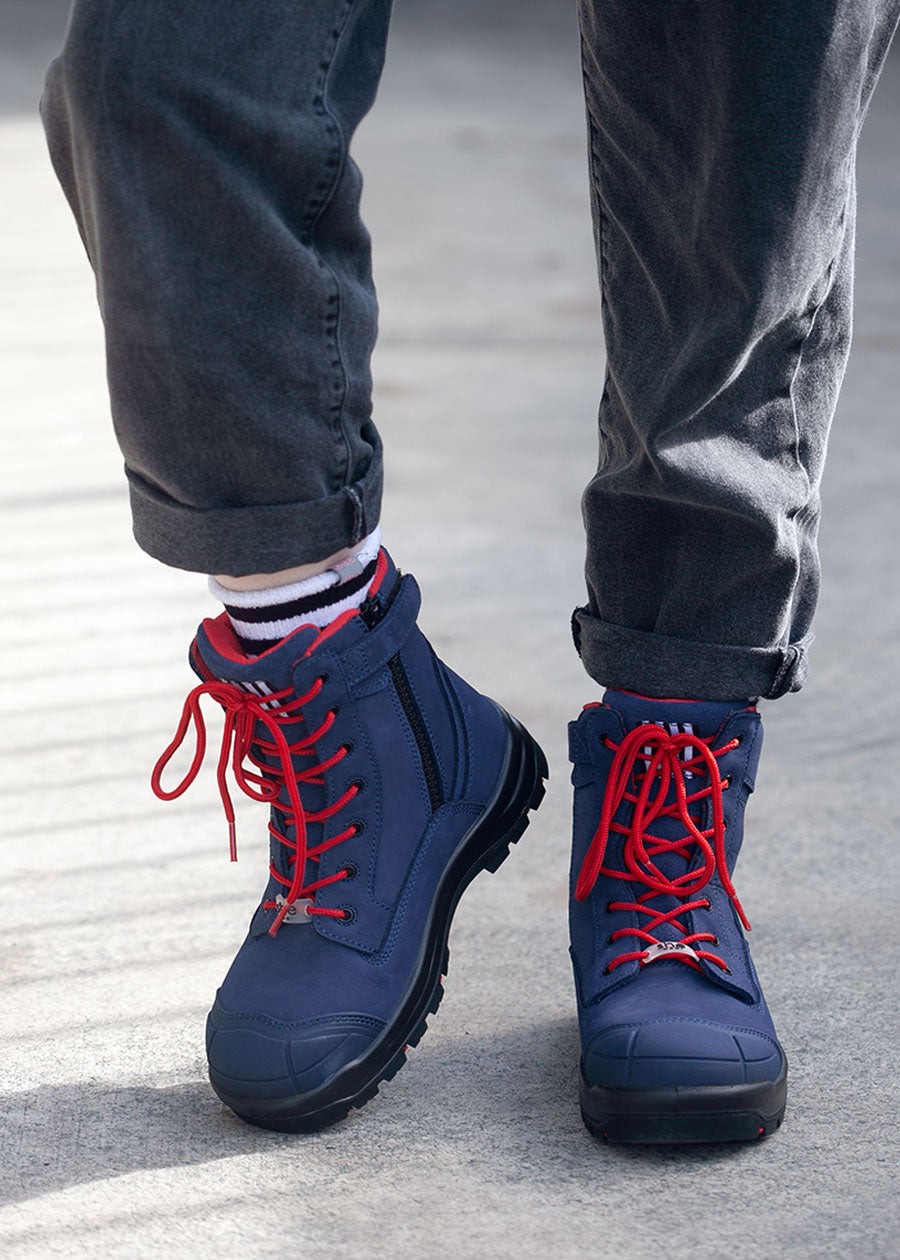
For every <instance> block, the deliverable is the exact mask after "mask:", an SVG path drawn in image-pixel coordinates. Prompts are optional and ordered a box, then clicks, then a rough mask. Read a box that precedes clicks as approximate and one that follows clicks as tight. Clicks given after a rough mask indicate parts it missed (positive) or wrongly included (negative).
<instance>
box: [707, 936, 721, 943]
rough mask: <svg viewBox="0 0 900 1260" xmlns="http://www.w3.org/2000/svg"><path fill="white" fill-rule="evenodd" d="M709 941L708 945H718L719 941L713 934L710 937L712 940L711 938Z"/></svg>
mask: <svg viewBox="0 0 900 1260" xmlns="http://www.w3.org/2000/svg"><path fill="white" fill-rule="evenodd" d="M709 943H710V945H718V943H719V938H718V936H714V937H713V938H712V940H711V941H710V942H709Z"/></svg>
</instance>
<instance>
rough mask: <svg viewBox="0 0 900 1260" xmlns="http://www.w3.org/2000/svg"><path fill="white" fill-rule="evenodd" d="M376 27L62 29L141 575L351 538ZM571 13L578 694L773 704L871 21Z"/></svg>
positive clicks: (879, 19) (361, 528) (143, 18)
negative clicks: (364, 145)
mask: <svg viewBox="0 0 900 1260" xmlns="http://www.w3.org/2000/svg"><path fill="white" fill-rule="evenodd" d="M448 2H450V0H448ZM390 7H391V6H390V0H75V3H74V7H73V12H72V18H71V23H70V28H69V33H68V37H67V40H66V44H65V48H64V50H63V52H62V55H61V56H60V57H59V58H58V59H57V60H56V61H55V62H54V63H53V65H52V66H51V68H50V72H49V74H48V79H47V88H46V92H45V96H44V101H43V105H42V112H43V116H44V121H45V126H46V129H47V134H48V139H49V144H50V151H51V155H52V158H53V162H54V165H55V168H56V171H57V173H58V175H59V178H60V180H61V182H62V185H63V188H64V189H65V192H66V195H67V196H68V198H69V201H70V203H71V206H72V208H73V210H74V212H75V216H76V219H77V221H78V225H79V228H80V230H81V234H82V237H83V240H84V243H85V246H86V249H87V252H88V255H89V258H90V260H91V263H92V265H93V267H94V270H95V272H96V277H97V289H98V294H99V299H100V305H101V310H102V314H103V319H104V324H105V329H106V345H107V357H108V375H109V386H110V394H111V401H112V412H113V420H114V423H115V426H116V433H117V436H118V439H119V442H120V444H121V447H122V450H123V452H124V455H125V461H126V469H127V475H128V478H129V483H130V491H131V502H132V509H133V515H134V528H135V535H136V538H137V540H138V542H139V544H140V545H141V546H142V547H143V548H144V549H145V550H146V551H148V552H149V553H150V554H151V555H153V556H156V557H157V558H158V559H160V560H162V561H164V562H165V563H167V564H170V565H175V566H178V567H182V568H186V569H192V570H196V571H199V572H217V573H231V574H234V575H242V574H246V573H254V572H274V571H276V570H278V569H282V568H287V567H290V566H293V565H296V564H301V563H306V562H310V561H315V560H318V559H322V558H324V557H326V556H328V555H330V554H332V553H334V552H336V551H338V550H340V549H341V548H343V547H345V546H348V545H352V544H353V543H355V542H356V541H358V540H359V539H360V538H361V537H362V536H364V535H365V534H366V533H367V532H369V531H370V530H371V529H372V528H373V527H374V526H375V524H376V522H377V520H378V514H379V508H380V496H381V480H382V472H381V470H382V462H381V460H382V456H381V444H380V440H379V437H378V434H377V432H376V430H375V427H374V425H373V423H372V418H371V379H370V370H369V359H370V355H371V351H372V347H373V345H374V341H375V336H376V324H377V307H376V301H375V293H374V288H373V283H372V272H371V263H370V247H369V238H368V235H367V233H366V230H365V228H364V226H363V224H362V222H361V220H360V216H359V196H360V176H359V172H358V170H357V168H356V167H355V165H354V163H353V162H352V160H351V159H350V157H349V155H348V145H349V142H350V139H351V137H352V135H353V132H354V130H355V128H356V126H357V125H358V123H359V121H360V120H361V119H362V117H363V116H364V114H365V113H366V111H367V110H368V108H369V106H370V105H371V103H372V101H373V99H374V97H375V93H376V90H377V85H378V80H379V77H380V74H381V69H382V64H383V59H384V50H385V42H386V39H387V33H388V25H389V18H390ZM579 10H580V12H579V16H580V22H581V31H582V42H583V68H584V87H585V97H586V103H587V116H588V131H589V154H590V177H591V189H592V202H593V216H594V224H595V231H596V242H597V253H598V258H599V264H600V278H601V288H602V295H603V315H604V326H605V334H606V343H607V355H608V375H607V381H606V386H605V390H604V394H603V398H602V401H601V404H600V417H599V432H600V460H599V467H598V470H597V473H596V475H595V476H594V478H593V480H592V481H591V482H590V485H589V486H588V488H587V490H586V492H585V496H584V502H583V508H584V520H585V525H586V529H587V565H586V571H587V582H588V602H587V605H586V606H585V607H584V608H582V609H579V610H577V611H576V614H575V617H574V621H573V626H574V629H575V639H576V645H577V646H578V649H579V651H580V653H581V656H582V659H583V661H584V664H585V666H586V667H587V670H588V672H589V673H590V674H591V675H592V676H593V677H594V678H595V679H597V680H598V681H599V682H601V683H604V684H606V685H613V686H619V687H626V688H629V689H632V690H636V691H641V692H644V693H645V694H649V695H656V696H671V695H678V696H684V697H688V698H690V697H697V698H707V699H729V698H733V697H744V696H750V695H765V696H769V697H775V696H779V695H782V694H783V693H784V692H786V691H788V690H796V689H798V688H799V687H800V685H801V684H802V681H803V678H804V676H805V673H806V668H807V661H806V657H807V650H808V645H809V642H810V639H811V634H810V625H811V620H812V615H813V611H814V607H815V603H816V595H817V589H818V582H819V564H818V558H817V553H816V530H817V522H818V515H819V484H820V479H821V474H822V464H823V459H824V454H825V446H826V441H827V434H828V429H829V425H830V423H831V418H832V415H833V412H834V407H835V403H836V400H837V394H838V390H839V387H840V383H841V378H842V375H843V371H844V367H845V363H846V358H847V353H848V349H849V342H850V320H851V299H852V271H853V232H854V195H855V186H854V164H855V155H856V145H857V139H858V136H859V130H860V127H861V125H862V121H863V118H864V116H865V112H866V108H867V106H868V102H869V98H870V96H871V92H872V89H873V87H874V84H875V81H876V79H877V76H878V72H879V69H880V67H881V65H882V62H883V59H884V57H885V55H886V52H887V49H888V46H889V44H890V39H891V35H892V33H893V30H894V28H895V26H896V24H897V19H898V14H900V0H780V2H779V3H778V4H773V3H770V2H768V0H766V2H763V0H719V2H715V3H711V2H710V0H580V5H579ZM534 475H535V480H536V481H537V479H538V478H539V476H540V470H539V469H538V468H535V474H534Z"/></svg>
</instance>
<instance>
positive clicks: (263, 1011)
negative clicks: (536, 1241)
mask: <svg viewBox="0 0 900 1260" xmlns="http://www.w3.org/2000/svg"><path fill="white" fill-rule="evenodd" d="M418 608H419V591H418V587H417V586H416V583H415V581H414V579H413V578H412V577H410V576H409V575H406V576H401V575H400V574H399V573H398V572H397V570H396V569H395V568H394V566H393V564H392V563H391V561H390V560H389V558H388V557H387V555H386V553H385V552H384V551H382V552H381V553H380V555H379V560H378V566H377V571H376V574H375V578H374V579H373V582H372V584H371V587H370V589H369V591H368V593H367V598H366V600H365V602H364V603H363V605H362V607H361V608H360V609H358V610H354V611H352V612H349V613H344V614H342V615H341V616H339V617H338V618H337V620H335V621H334V622H333V623H332V624H331V625H330V626H328V627H327V628H326V629H324V630H320V629H317V628H316V627H314V626H301V627H300V628H299V629H298V630H296V631H295V632H294V633H293V634H291V635H290V636H289V637H288V638H286V639H284V640H283V641H282V642H281V643H279V644H278V645H277V646H276V647H274V648H271V649H270V650H269V651H267V652H265V653H263V655H261V656H259V657H255V658H248V657H246V656H245V655H244V654H243V652H242V651H241V649H240V647H239V645H238V643H237V640H236V638H235V636H234V634H233V632H232V630H231V626H230V623H229V621H228V618H227V616H225V615H224V614H223V615H222V616H221V617H219V618H217V619H215V620H209V621H205V622H204V623H203V625H202V626H201V628H200V630H199V632H198V635H197V638H196V640H195V642H194V644H193V646H192V649H191V662H192V665H193V667H194V669H195V671H196V672H197V674H198V675H199V676H200V678H201V680H202V681H201V683H200V685H199V686H197V687H195V688H194V690H193V691H192V692H191V693H190V695H189V696H188V699H187V701H186V703H185V708H184V713H183V715H182V720H181V723H180V726H179V729H178V731H177V733H176V736H175V738H174V740H173V741H172V744H171V745H170V746H169V748H168V749H167V750H166V752H165V753H163V756H162V757H161V758H160V761H159V763H158V765H157V767H156V770H155V772H154V777H153V786H154V790H155V791H156V792H157V795H159V796H161V797H163V798H164V799H171V798H172V797H175V796H178V795H180V793H181V792H183V791H184V790H185V789H186V788H187V787H188V786H189V784H190V783H191V782H192V781H193V778H194V777H195V776H196V774H197V772H198V770H199V767H200V763H201V761H202V760H203V756H204V751H205V746H206V736H205V730H204V724H203V718H202V715H201V712H200V700H201V697H202V696H204V695H209V696H211V697H212V698H213V699H214V700H216V701H217V702H218V703H219V704H220V705H221V707H222V708H223V710H224V713H225V726H224V734H223V741H222V748H221V753H220V757H219V763H218V776H219V786H220V790H221V793H222V798H223V802H224V804H225V809H226V814H227V815H228V818H229V825H230V827H231V831H232V849H233V847H234V838H233V832H234V815H233V812H232V808H231V801H230V797H229V794H228V788H227V784H226V775H227V774H228V772H229V770H230V771H231V773H232V774H233V777H234V780H235V782H236V783H237V785H238V787H239V788H240V789H241V790H242V791H244V792H245V793H246V794H247V795H249V796H252V797H255V798H257V799H258V800H260V801H263V802H267V803H268V804H269V805H270V807H271V821H270V824H269V833H270V837H271V862H270V868H269V880H268V884H267V887H266V890H265V893H264V895H263V898H262V901H261V903H260V905H259V907H258V909H257V910H256V913H255V914H254V916H253V919H252V920H251V923H250V930H249V933H248V936H247V939H246V940H245V942H244V944H243V945H242V947H241V949H240V951H239V953H238V955H237V957H236V958H235V960H234V963H233V964H232V967H231V969H230V971H229V972H228V974H227V976H226V977H225V981H224V983H223V984H222V987H221V989H220V990H219V992H218V995H217V997H216V1001H215V1004H214V1006H213V1009H212V1011H211V1012H210V1015H209V1020H208V1025H207V1050H208V1055H209V1071H210V1079H211V1081H212V1085H213V1088H214V1089H215V1091H216V1093H217V1094H218V1095H219V1097H220V1098H221V1099H222V1101H223V1102H225V1103H226V1104H227V1105H228V1106H229V1107H230V1108H232V1110H233V1111H235V1112H236V1113H237V1115H239V1116H240V1117H241V1118H243V1119H244V1120H247V1121H250V1122H251V1123H253V1124H257V1125H261V1126H263V1127H265V1128H270V1129H278V1130H283V1131H288V1132H294V1131H302V1130H308V1129H317V1128H321V1127H322V1126H324V1125H328V1124H331V1123H333V1122H334V1121H336V1120H339V1119H341V1118H342V1117H343V1116H345V1115H346V1114H347V1112H348V1111H350V1110H351V1109H352V1108H358V1107H360V1106H362V1104H363V1103H365V1102H367V1101H368V1100H369V1099H370V1098H372V1097H373V1096H374V1095H375V1094H376V1093H377V1091H378V1087H379V1085H380V1084H381V1083H382V1082H383V1081H386V1080H389V1079H390V1078H391V1077H392V1076H393V1075H394V1074H395V1073H396V1072H397V1070H398V1069H399V1068H400V1067H401V1066H402V1065H403V1063H404V1062H405V1060H406V1051H407V1049H408V1048H409V1046H411V1045H415V1044H416V1043H417V1042H418V1040H419V1038H420V1037H421V1036H422V1034H423V1032H424V1031H425V1025H426V1020H427V1018H428V1016H429V1015H430V1014H432V1013H433V1012H435V1011H436V1010H437V1007H438V1003H439V1002H440V1000H441V996H442V993H443V990H442V985H441V981H442V978H443V976H444V974H445V973H446V971H447V965H448V957H449V955H448V949H447V937H448V933H449V930H450V923H451V920H452V917H453V912H454V910H455V908H456V904H457V902H458V901H459V898H460V896H461V894H462V892H463V890H464V889H465V888H466V886H467V884H468V883H469V882H470V880H472V879H473V877H474V876H475V875H477V874H478V872H479V871H481V870H484V869H488V870H491V871H494V870H496V869H497V868H498V867H499V866H500V864H501V862H502V861H503V859H504V858H505V857H506V856H507V854H508V852H509V846H510V844H512V843H515V841H516V840H518V838H519V837H520V836H521V834H522V832H523V831H524V830H525V827H526V826H527V823H528V811H529V810H531V809H534V808H536V806H537V805H538V804H539V803H540V801H541V798H542V796H543V794H544V787H543V781H544V779H545V778H546V777H547V764H546V761H545V758H544V755H543V753H542V752H541V749H540V748H539V747H538V745H537V744H536V743H535V741H534V740H533V739H532V738H531V736H530V735H529V734H528V732H527V731H525V730H524V729H523V728H522V727H521V726H520V725H519V723H518V722H516V720H515V719H514V718H512V717H510V716H509V714H507V713H505V712H504V711H503V710H502V709H501V708H500V707H499V706H498V705H497V704H495V703H494V702H493V701H492V700H490V699H488V698H487V697H485V696H482V695H480V694H478V693H477V692H476V691H474V690H473V689H472V688H471V687H469V686H468V685H467V684H466V683H465V682H463V680H462V679H460V678H459V677H457V675H456V674H454V673H453V672H452V671H451V670H449V669H448V668H447V667H446V666H445V665H444V664H443V663H442V662H441V661H439V660H438V659H437V657H436V656H435V654H434V652H433V650H432V648H431V647H430V645H429V644H428V642H427V640H426V639H425V638H424V636H423V635H422V633H421V632H420V631H419V629H418V628H417V626H416V615H417V612H418ZM192 723H193V725H194V728H195V734H196V740H197V744H196V753H195V755H194V757H193V761H192V764H191V767H190V769H189V771H188V773H187V775H186V776H185V778H184V780H183V781H182V782H181V783H180V784H178V785H177V786H176V787H175V788H174V789H172V790H170V791H167V790H165V789H164V788H163V787H162V784H161V774H162V772H163V770H164V769H165V766H166V765H167V763H168V761H169V760H170V758H171V756H172V755H173V753H174V751H175V749H176V748H177V747H178V746H179V744H180V743H181V742H182V741H183V739H184V738H185V736H186V734H187V732H188V728H189V726H190V725H191V724H192ZM761 741H762V730H761V727H760V721H759V716H758V714H757V713H756V711H755V710H754V709H753V708H752V707H748V706H747V704H746V702H744V703H737V704H734V705H732V704H720V703H699V702H692V701H668V700H666V701H663V700H648V699H644V698H643V697H640V696H636V695H631V694H628V693H625V692H615V691H609V692H607V693H606V696H605V698H604V701H603V703H602V704H592V705H587V706H586V707H585V709H584V711H583V712H582V714H581V716H580V717H579V719H578V720H577V721H576V722H573V723H572V724H571V727H570V753H571V758H572V761H573V763H574V769H573V776H572V777H573V783H574V787H575V828H574V853H573V864H572V893H573V896H572V905H571V929H572V960H573V964H574V969H575V985H576V990H577V1000H578V1012H579V1020H580V1026H581V1041H582V1058H581V1079H580V1093H581V1107H582V1114H583V1116H584V1120H585V1123H586V1125H587V1127H588V1128H589V1129H590V1130H591V1132H593V1133H595V1134H597V1135H598V1136H600V1137H602V1138H606V1139H608V1140H611V1141H623V1142H698V1141H728V1140H741V1139H753V1138H757V1137H762V1136H764V1135H766V1134H768V1133H771V1132H772V1131H773V1130H774V1129H775V1128H777V1126H778V1125H779V1124H780V1122H781V1118H782V1115H783V1112H784V1100H785V1091H786V1062H785V1057H784V1054H783V1052H782V1050H781V1047H780V1046H779V1044H778V1041H777V1039H776V1036H775V1031H774V1029H773V1027H772V1022H771V1019H770V1017H769V1013H768V1011H767V1009H766V1005H765V1002H764V1000H763V996H762V993H761V990H760V988H759V982H758V981H757V978H756V974H755V972H754V970H753V964H752V962H751V960H750V955H749V952H748V950H747V946H746V943H745V941H744V937H743V933H742V931H741V922H743V923H744V924H745V925H746V920H745V919H744V915H743V911H742V910H741V907H740V905H739V903H738V901H737V897H736V895H735V892H734V888H733V886H732V883H731V871H732V870H733V868H734V864H735V861H736V859H737V855H738V850H739V849H740V845H741V823H742V815H743V809H744V804H745V801H746V799H747V796H748V795H749V793H750V792H751V791H752V788H753V779H754V774H755V772H756V764H757V761H758V758H759V750H760V744H761Z"/></svg>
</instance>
